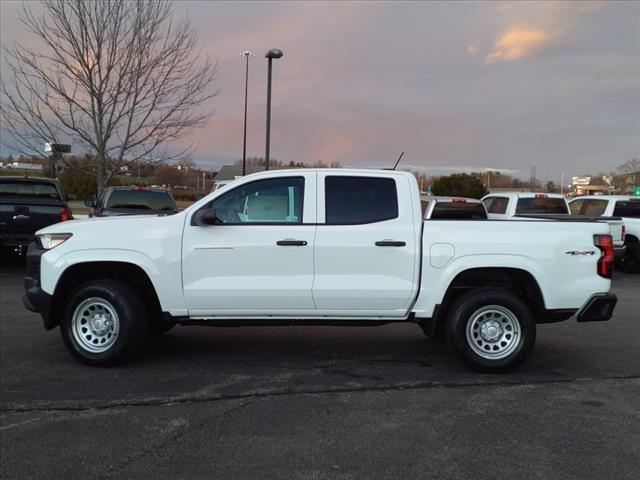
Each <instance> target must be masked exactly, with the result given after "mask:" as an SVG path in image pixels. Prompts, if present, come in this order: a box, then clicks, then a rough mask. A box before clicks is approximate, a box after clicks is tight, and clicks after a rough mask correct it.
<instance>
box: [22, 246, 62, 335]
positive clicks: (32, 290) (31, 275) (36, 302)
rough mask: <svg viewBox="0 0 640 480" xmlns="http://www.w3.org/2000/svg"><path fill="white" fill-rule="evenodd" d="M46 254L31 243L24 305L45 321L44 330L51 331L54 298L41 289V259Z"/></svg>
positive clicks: (23, 298) (23, 297) (25, 280)
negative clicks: (51, 312)
mask: <svg viewBox="0 0 640 480" xmlns="http://www.w3.org/2000/svg"><path fill="white" fill-rule="evenodd" d="M44 252H46V250H43V249H41V248H39V247H38V246H37V245H36V243H35V242H34V243H31V244H30V245H29V249H28V250H27V270H26V275H25V277H24V294H23V295H22V304H23V305H24V306H25V308H26V309H27V310H31V311H32V312H36V313H39V314H40V315H41V316H42V320H43V321H44V328H45V329H47V330H51V329H52V328H53V327H54V326H55V325H51V317H50V308H51V301H52V298H53V297H52V296H51V295H49V294H48V293H47V292H45V291H44V290H42V288H40V257H41V256H42V254H43V253H44Z"/></svg>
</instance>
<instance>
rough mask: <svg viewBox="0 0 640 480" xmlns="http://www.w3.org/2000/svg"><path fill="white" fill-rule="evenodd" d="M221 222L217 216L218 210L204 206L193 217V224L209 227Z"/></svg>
mask: <svg viewBox="0 0 640 480" xmlns="http://www.w3.org/2000/svg"><path fill="white" fill-rule="evenodd" d="M219 222H220V221H219V220H218V218H217V217H216V211H215V210H214V209H213V208H202V209H200V210H198V211H197V212H196V213H195V214H194V215H193V217H191V225H197V226H199V227H207V226H210V225H215V224H216V223H219Z"/></svg>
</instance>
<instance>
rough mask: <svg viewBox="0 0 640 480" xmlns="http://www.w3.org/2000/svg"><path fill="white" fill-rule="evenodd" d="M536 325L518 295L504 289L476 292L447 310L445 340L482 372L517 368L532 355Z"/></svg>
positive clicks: (470, 364)
mask: <svg viewBox="0 0 640 480" xmlns="http://www.w3.org/2000/svg"><path fill="white" fill-rule="evenodd" d="M535 339H536V325H535V322H534V320H533V317H532V315H531V312H530V310H529V308H528V307H527V305H526V304H525V303H524V301H523V300H522V299H521V298H520V297H518V296H517V295H515V294H513V293H511V292H509V291H505V290H475V291H471V292H469V293H467V294H465V295H463V296H462V297H460V298H459V299H458V300H457V301H456V302H455V304H454V305H453V307H452V308H451V310H450V314H449V318H448V322H447V341H448V343H449V346H450V347H451V349H452V350H453V352H454V353H455V354H456V355H457V356H458V357H459V358H460V359H461V360H462V361H463V362H465V363H466V364H467V365H469V366H470V367H471V368H473V369H475V370H478V371H481V372H503V371H506V370H509V369H512V368H515V367H517V366H518V365H520V364H522V362H524V361H525V360H526V358H527V357H528V356H529V354H530V353H531V350H532V349H533V346H534V344H535Z"/></svg>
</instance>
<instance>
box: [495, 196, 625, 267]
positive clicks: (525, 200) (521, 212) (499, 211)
mask: <svg viewBox="0 0 640 480" xmlns="http://www.w3.org/2000/svg"><path fill="white" fill-rule="evenodd" d="M482 203H483V204H484V206H485V207H486V209H487V215H488V217H489V219H491V220H520V221H522V220H529V221H531V220H541V219H547V220H549V219H555V220H566V221H570V220H576V221H580V220H597V221H601V222H604V223H607V224H608V225H609V232H610V233H611V236H612V237H613V248H614V254H615V256H616V257H622V256H623V255H624V253H625V251H626V249H627V247H626V246H625V243H624V236H625V228H624V222H623V221H622V218H620V217H619V216H608V217H605V216H602V215H590V214H588V213H587V214H585V215H580V216H577V215H576V214H572V212H571V211H570V210H569V205H568V203H567V201H566V199H565V198H564V196H563V195H561V194H559V193H533V192H506V193H491V194H489V195H485V196H484V197H483V198H482Z"/></svg>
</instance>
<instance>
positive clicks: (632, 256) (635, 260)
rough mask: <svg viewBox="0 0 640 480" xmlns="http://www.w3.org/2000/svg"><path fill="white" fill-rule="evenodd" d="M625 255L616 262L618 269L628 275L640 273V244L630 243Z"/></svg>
mask: <svg viewBox="0 0 640 480" xmlns="http://www.w3.org/2000/svg"><path fill="white" fill-rule="evenodd" d="M626 245H627V250H626V251H625V252H624V255H623V256H622V257H620V258H618V259H617V260H616V267H617V268H618V270H621V271H623V272H626V273H640V243H638V242H629V243H627V244H626Z"/></svg>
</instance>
